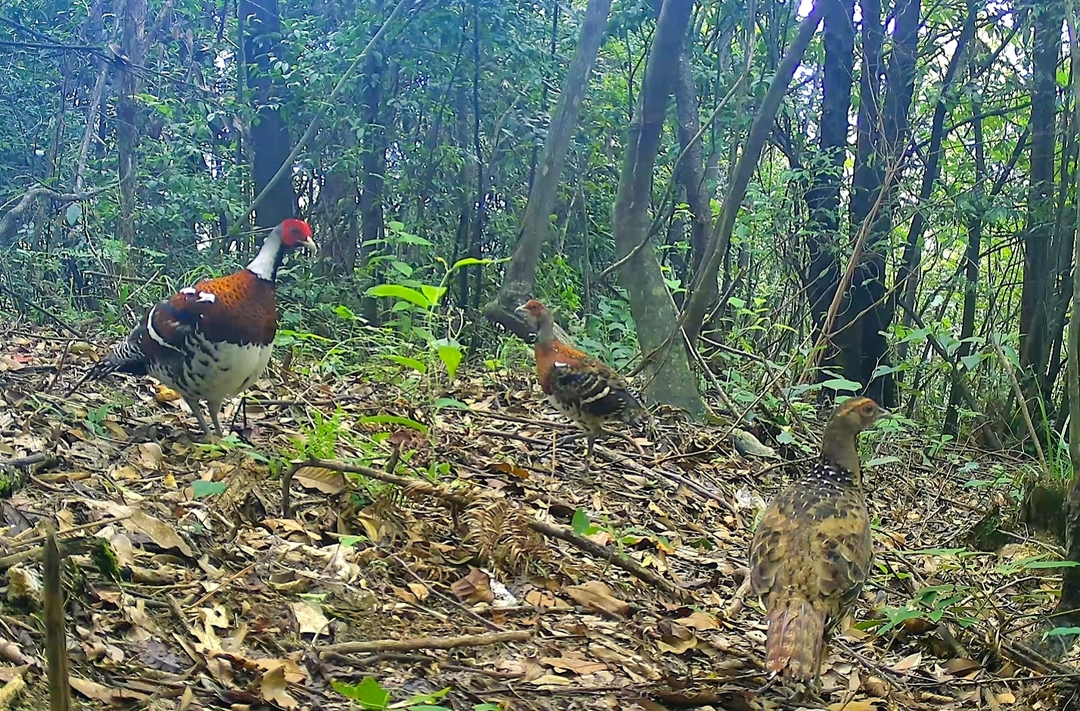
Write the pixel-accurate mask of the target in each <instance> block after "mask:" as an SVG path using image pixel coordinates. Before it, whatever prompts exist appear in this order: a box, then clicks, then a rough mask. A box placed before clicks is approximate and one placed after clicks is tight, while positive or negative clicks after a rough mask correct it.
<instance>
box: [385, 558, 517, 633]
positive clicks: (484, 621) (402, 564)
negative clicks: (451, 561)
mask: <svg viewBox="0 0 1080 711" xmlns="http://www.w3.org/2000/svg"><path fill="white" fill-rule="evenodd" d="M376 547H377V548H378V549H379V551H380V552H381V553H382V554H383V555H385V556H386V557H388V558H390V559H391V560H393V561H394V562H395V563H397V564H398V567H400V568H401V569H402V570H404V571H405V572H406V573H407V574H408V575H409V576H410V577H411V578H412V579H413V580H415V581H416V582H418V583H420V584H421V585H423V586H424V587H425V588H427V589H428V591H429V592H430V593H431V594H432V595H434V596H435V597H437V598H439V599H440V600H442V601H443V602H445V603H447V604H449V605H452V606H454V607H456V608H458V609H460V610H461V611H462V612H464V613H465V614H466V615H468V616H469V617H471V618H473V619H474V620H476V621H477V622H479V623H480V624H482V625H484V626H485V627H487V628H489V629H492V630H495V631H496V632H505V631H506V630H505V629H504V628H502V627H500V626H499V625H497V624H495V623H494V622H493V621H491V620H489V619H487V618H486V617H481V616H480V615H478V614H476V613H475V612H473V611H472V610H470V609H469V608H467V607H465V606H464V605H462V604H461V603H460V602H458V601H457V600H454V599H451V598H450V597H449V596H447V595H444V594H442V593H441V592H439V591H438V590H436V589H435V586H434V585H432V584H431V583H429V582H428V581H426V580H424V579H423V578H421V577H420V576H419V575H417V574H416V573H414V572H413V570H412V568H410V567H409V564H408V563H406V562H405V561H403V560H402V559H401V558H400V557H398V556H397V555H395V554H394V553H391V552H390V551H388V550H386V549H385V548H383V547H382V546H376Z"/></svg>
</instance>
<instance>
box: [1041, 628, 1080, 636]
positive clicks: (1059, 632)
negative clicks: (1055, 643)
mask: <svg viewBox="0 0 1080 711" xmlns="http://www.w3.org/2000/svg"><path fill="white" fill-rule="evenodd" d="M1073 634H1080V627H1055V628H1054V629H1052V630H1050V631H1049V632H1047V633H1046V634H1045V635H1044V636H1046V637H1064V636H1066V635H1073Z"/></svg>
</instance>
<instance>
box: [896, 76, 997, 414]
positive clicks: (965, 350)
mask: <svg viewBox="0 0 1080 711" xmlns="http://www.w3.org/2000/svg"><path fill="white" fill-rule="evenodd" d="M971 112H972V114H973V115H974V118H973V119H972V122H971V128H972V133H973V134H974V136H975V145H974V152H975V182H974V184H973V185H972V191H971V192H972V199H973V201H974V202H975V205H976V209H975V214H974V215H972V216H971V218H969V219H968V221H967V238H968V243H967V251H966V252H965V253H964V279H965V282H964V308H963V312H962V314H961V316H960V346H959V347H958V348H957V349H956V359H957V362H959V363H961V364H963V363H964V359H965V358H967V357H968V355H970V353H971V340H970V339H971V337H972V336H973V335H974V334H975V306H976V296H977V295H978V286H979V250H980V248H981V245H982V228H983V216H982V210H983V209H984V207H983V206H984V204H985V203H984V202H983V200H984V199H985V194H986V190H985V189H984V187H983V181H985V180H986V146H985V141H984V140H983V122H982V118H981V117H980V115H979V114H980V113H982V100H981V99H980V98H979V97H978V95H977V94H976V95H975V96H974V97H973V98H972V102H971ZM935 118H937V117H936V115H935ZM909 303H910V302H909ZM964 370H965V371H968V370H970V369H969V368H968V367H967V366H966V365H965V366H964ZM960 402H961V397H960V393H959V391H958V388H957V385H956V384H954V385H953V387H952V390H951V392H950V394H949V409H948V410H946V412H945V422H944V424H943V425H942V428H941V429H942V431H943V432H945V433H946V434H950V435H953V436H955V435H956V434H957V432H958V431H959V423H960V417H959V413H958V411H957V407H958V406H959V405H960ZM988 431H989V432H990V434H993V430H991V429H989V425H988Z"/></svg>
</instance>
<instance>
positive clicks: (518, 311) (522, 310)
mask: <svg viewBox="0 0 1080 711" xmlns="http://www.w3.org/2000/svg"><path fill="white" fill-rule="evenodd" d="M514 313H516V314H525V313H528V311H526V310H525V304H522V305H521V306H519V307H517V308H516V309H514Z"/></svg>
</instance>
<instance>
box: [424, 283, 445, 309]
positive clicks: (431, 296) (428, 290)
mask: <svg viewBox="0 0 1080 711" xmlns="http://www.w3.org/2000/svg"><path fill="white" fill-rule="evenodd" d="M420 289H421V291H423V292H424V298H426V299H427V301H428V304H429V305H430V306H434V305H435V304H437V303H439V299H441V298H442V297H443V294H445V293H446V287H445V286H430V285H428V284H424V285H423V286H421V287H420Z"/></svg>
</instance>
